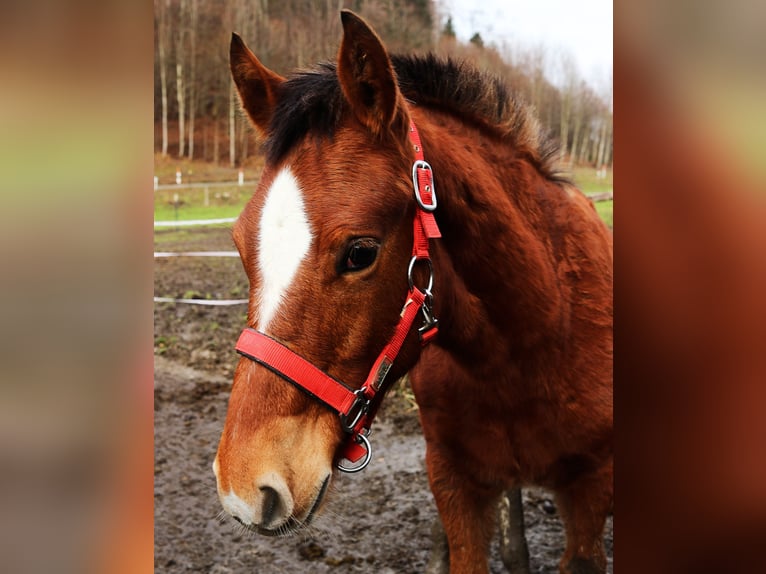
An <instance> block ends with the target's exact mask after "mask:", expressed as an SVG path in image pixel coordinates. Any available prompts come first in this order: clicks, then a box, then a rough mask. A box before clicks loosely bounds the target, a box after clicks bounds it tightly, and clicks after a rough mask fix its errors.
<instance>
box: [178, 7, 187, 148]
mask: <svg viewBox="0 0 766 574" xmlns="http://www.w3.org/2000/svg"><path fill="white" fill-rule="evenodd" d="M186 10H187V8H186V0H181V5H180V8H179V13H178V21H179V26H178V31H177V35H176V100H177V101H178V157H179V158H181V157H183V156H184V150H185V144H186V84H185V81H184V42H183V40H184V36H185V28H186V27H185V23H184V20H185V15H186Z"/></svg>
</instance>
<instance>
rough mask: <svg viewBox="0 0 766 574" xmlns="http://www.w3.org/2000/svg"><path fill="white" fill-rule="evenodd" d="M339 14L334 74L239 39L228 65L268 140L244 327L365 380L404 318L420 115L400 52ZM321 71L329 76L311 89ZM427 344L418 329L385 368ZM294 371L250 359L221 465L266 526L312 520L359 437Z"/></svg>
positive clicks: (237, 506)
mask: <svg viewBox="0 0 766 574" xmlns="http://www.w3.org/2000/svg"><path fill="white" fill-rule="evenodd" d="M342 22H343V41H342V44H341V46H340V49H339V53H338V59H337V64H335V65H334V66H333V65H332V64H327V65H326V66H325V68H326V69H329V68H334V69H335V73H334V74H330V75H329V76H328V75H327V74H323V75H319V74H312V73H311V72H308V73H303V74H298V75H295V76H293V77H291V78H288V79H286V78H283V77H281V76H280V75H278V74H276V73H275V72H273V71H270V70H268V69H267V68H266V67H265V66H264V65H263V64H262V63H261V62H260V61H259V60H258V59H257V58H256V57H255V55H254V54H253V53H252V52H251V51H250V50H249V49H248V48H247V47H246V46H245V45H244V43H243V42H242V40H241V39H240V38H239V37H238V36H236V35H233V37H232V41H231V54H230V56H231V71H232V75H233V77H234V81H235V83H236V86H237V90H238V92H239V95H240V99H241V103H242V106H243V108H244V110H245V111H246V112H247V114H248V116H249V118H250V120H251V121H252V124H253V126H254V127H255V129H256V130H257V132H258V133H259V134H260V135H261V136H262V137H263V138H265V149H266V165H265V168H264V170H263V175H262V178H261V180H260V183H259V185H258V188H257V190H256V192H255V193H254V195H253V197H252V199H251V200H250V201H249V203H248V204H247V206H246V207H245V209H244V210H243V212H242V214H241V215H240V217H239V219H238V220H237V222H236V224H235V226H234V230H233V237H234V241H235V243H236V245H237V248H238V249H239V252H240V255H241V259H242V263H243V266H244V268H245V271H246V273H247V276H248V279H249V282H250V294H249V307H248V325H249V326H250V327H251V328H252V330H257V331H258V332H260V333H261V334H263V335H264V336H266V337H268V338H270V339H273V340H275V341H278V342H279V344H280V345H283V346H284V347H286V348H288V349H289V351H290V352H292V353H295V354H296V355H299V356H300V357H302V358H303V359H305V361H306V362H307V363H310V364H311V365H313V366H314V367H316V368H317V369H319V370H321V371H322V372H323V373H325V374H326V375H327V376H329V377H331V378H333V379H335V380H337V381H342V382H343V383H344V384H345V385H347V386H348V388H349V389H351V390H354V389H359V388H360V387H361V386H362V385H363V384H364V383H365V380H366V378H367V377H368V373H369V372H370V370H371V368H372V366H373V364H374V363H375V361H376V357H378V356H379V354H380V353H381V349H382V348H384V347H385V346H386V344H387V342H388V341H389V339H390V338H391V337H392V334H393V333H394V331H395V330H396V329H397V326H398V323H399V321H400V315H401V314H402V313H403V305H405V299H406V294H407V292H408V274H407V269H408V264H409V262H410V261H411V256H412V245H413V234H414V232H413V225H412V222H413V217H414V216H415V212H416V202H415V200H414V196H413V189H412V186H413V183H412V165H413V152H412V145H411V144H410V142H409V134H408V132H409V129H410V127H409V126H410V116H409V112H408V109H407V105H406V104H405V101H404V98H403V96H402V95H401V93H400V91H399V87H398V85H397V81H396V76H395V73H394V71H393V68H392V65H391V61H390V58H389V56H388V53H387V52H386V49H385V48H384V46H383V44H382V43H381V41H380V39H379V38H378V36H377V35H376V34H375V32H374V31H372V29H371V28H370V27H369V26H368V25H367V24H366V23H364V22H363V21H362V20H361V19H360V18H358V17H357V16H355V15H354V14H352V13H351V12H347V11H344V12H343V13H342ZM328 78H329V79H328ZM317 82H319V83H322V82H324V83H328V82H329V83H330V84H332V85H327V86H324V85H322V86H318V87H317V86H312V88H314V89H312V90H307V89H306V88H307V86H308V84H309V83H312V84H315V83H317ZM418 267H421V269H419V270H416V273H415V274H416V276H419V279H420V280H422V275H423V274H424V273H425V269H424V267H425V266H418ZM426 281H427V279H426ZM405 307H406V305H405ZM420 348H421V344H420V342H419V340H418V334H417V330H416V329H413V330H412V331H409V330H408V331H407V333H406V337H404V340H403V342H402V345H401V352H400V353H399V356H398V358H397V360H396V363H395V365H394V366H393V368H392V369H391V372H390V373H389V374H388V378H389V379H392V380H395V378H398V377H399V376H401V375H403V374H404V373H405V372H406V371H407V370H409V368H410V367H412V365H413V364H414V363H415V362H416V361H417V358H418V355H419V352H420ZM285 378H286V377H284V376H280V375H279V374H278V373H277V372H275V370H274V369H272V368H268V367H267V366H264V364H261V363H259V362H255V361H252V360H249V359H248V358H246V357H243V358H242V359H241V360H240V362H239V364H238V366H237V369H236V372H235V375H234V383H233V386H232V391H231V397H230V400H229V407H228V412H227V416H226V422H225V425H224V429H223V433H222V436H221V440H220V444H219V447H218V452H217V455H216V458H215V462H214V463H213V469H214V471H215V475H216V479H217V486H218V493H219V497H220V499H221V502H222V504H223V507H224V509H225V510H226V511H227V512H228V513H229V514H231V515H232V516H233V517H234V518H235V519H237V520H238V521H239V522H241V523H242V524H244V525H246V526H247V527H249V528H252V529H254V530H257V531H259V532H261V533H264V534H284V533H287V532H290V531H292V530H295V529H297V528H300V527H301V526H304V525H306V524H308V523H309V522H310V521H311V519H312V518H313V517H314V515H315V513H316V512H317V510H318V509H319V508H320V506H321V505H322V501H323V497H324V494H325V492H326V491H327V487H328V484H329V483H330V481H331V480H332V476H333V468H334V465H335V464H336V463H337V462H338V460H339V459H340V458H342V454H343V447H344V444H345V443H346V441H347V440H348V433H347V432H344V430H343V428H342V425H341V424H340V422H339V418H338V414H337V413H335V412H333V411H332V409H329V408H327V406H326V405H323V404H321V403H320V402H318V401H316V400H314V398H313V397H311V396H309V394H308V393H306V392H304V391H303V390H301V389H299V388H296V386H295V385H293V384H289V383H288V382H287V381H286V380H285ZM347 430H348V429H347Z"/></svg>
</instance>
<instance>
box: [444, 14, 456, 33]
mask: <svg viewBox="0 0 766 574" xmlns="http://www.w3.org/2000/svg"><path fill="white" fill-rule="evenodd" d="M442 36H446V37H447V38H454V37H455V27H454V26H453V25H452V16H450V17H449V18H447V23H446V24H445V25H444V29H443V30H442Z"/></svg>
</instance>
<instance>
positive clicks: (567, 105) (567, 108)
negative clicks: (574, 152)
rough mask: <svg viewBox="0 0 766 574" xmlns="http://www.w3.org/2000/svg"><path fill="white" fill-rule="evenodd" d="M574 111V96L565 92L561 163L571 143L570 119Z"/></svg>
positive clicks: (562, 113)
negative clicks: (568, 144)
mask: <svg viewBox="0 0 766 574" xmlns="http://www.w3.org/2000/svg"><path fill="white" fill-rule="evenodd" d="M571 111H572V94H571V93H569V91H564V93H563V94H562V95H561V117H560V119H561V125H560V132H559V133H560V137H561V161H562V162H563V161H564V157H566V155H567V143H568V141H569V117H570V115H571Z"/></svg>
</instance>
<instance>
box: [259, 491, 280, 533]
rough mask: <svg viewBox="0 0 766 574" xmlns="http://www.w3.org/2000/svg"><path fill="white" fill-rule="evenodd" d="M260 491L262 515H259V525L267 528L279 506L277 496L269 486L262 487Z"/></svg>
mask: <svg viewBox="0 0 766 574" xmlns="http://www.w3.org/2000/svg"><path fill="white" fill-rule="evenodd" d="M260 491H261V492H262V493H263V514H262V515H261V524H262V525H263V526H267V525H268V524H270V523H271V522H272V520H274V518H275V517H276V515H277V511H278V510H279V506H280V498H279V494H278V493H277V491H276V490H274V489H273V488H271V487H270V486H262V487H261V488H260Z"/></svg>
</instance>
